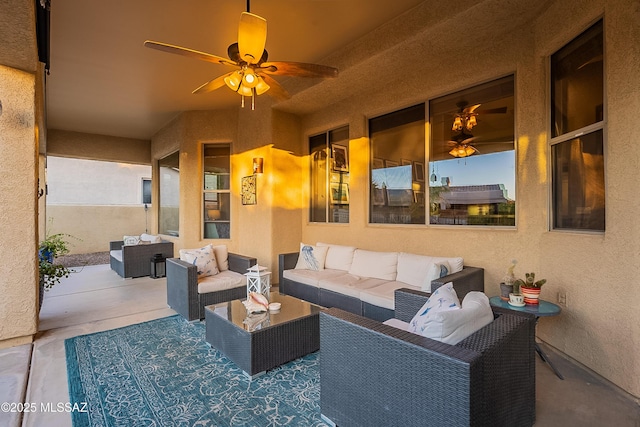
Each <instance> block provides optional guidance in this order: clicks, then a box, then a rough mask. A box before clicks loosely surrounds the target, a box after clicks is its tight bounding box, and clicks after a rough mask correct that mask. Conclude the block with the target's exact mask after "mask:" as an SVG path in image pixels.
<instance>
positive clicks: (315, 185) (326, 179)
mask: <svg viewBox="0 0 640 427" xmlns="http://www.w3.org/2000/svg"><path fill="white" fill-rule="evenodd" d="M309 157H310V158H311V200H310V207H309V220H310V221H311V222H339V223H348V222H349V126H344V127H341V128H339V129H335V130H331V131H329V132H324V133H321V134H319V135H315V136H312V137H310V138H309Z"/></svg>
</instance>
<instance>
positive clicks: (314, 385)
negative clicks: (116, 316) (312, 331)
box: [65, 316, 325, 427]
mask: <svg viewBox="0 0 640 427" xmlns="http://www.w3.org/2000/svg"><path fill="white" fill-rule="evenodd" d="M204 337H205V327H204V323H189V322H187V321H186V320H184V319H183V318H182V317H181V316H171V317H166V318H163V319H158V320H153V321H150V322H145V323H140V324H137V325H131V326H127V327H124V328H120V329H114V330H111V331H105V332H98V333H94V334H90V335H82V336H78V337H74V338H70V339H67V340H66V341H65V350H66V357H67V373H68V378H69V395H70V402H71V404H72V405H73V406H74V407H77V408H81V409H84V408H86V412H82V411H81V410H80V411H74V412H72V420H73V425H74V427H85V426H91V427H97V426H100V427H107V426H118V427H121V426H154V427H164V426H202V427H210V426H325V424H324V423H323V422H322V420H321V419H320V406H319V403H320V374H319V360H318V354H317V353H314V354H310V355H308V356H305V357H304V358H302V359H298V360H295V361H293V362H290V363H288V364H286V365H283V366H280V367H278V368H276V369H273V370H272V371H268V372H267V373H266V374H263V375H261V376H259V377H257V378H254V379H253V380H251V379H249V377H247V376H246V375H245V374H244V373H243V372H242V370H241V369H240V368H238V367H237V366H236V365H235V364H234V363H233V362H232V361H230V360H229V359H227V358H226V357H225V356H223V355H222V354H221V353H220V352H218V351H217V350H215V349H213V348H211V346H209V344H207V342H206V341H205V338H204ZM85 402H86V405H85ZM76 404H77V406H76Z"/></svg>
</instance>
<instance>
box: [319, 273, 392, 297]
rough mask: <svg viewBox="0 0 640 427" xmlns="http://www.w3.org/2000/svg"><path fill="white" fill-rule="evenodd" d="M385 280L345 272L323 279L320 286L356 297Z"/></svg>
mask: <svg viewBox="0 0 640 427" xmlns="http://www.w3.org/2000/svg"><path fill="white" fill-rule="evenodd" d="M385 282H386V281H385V280H382V279H375V278H370V277H359V276H354V275H352V274H343V275H341V276H337V277H332V278H331V279H326V280H321V281H320V283H319V284H318V286H319V287H320V288H321V289H326V290H328V291H333V292H337V293H339V294H342V295H347V296H350V297H354V298H360V292H361V291H363V290H365V289H370V288H373V287H376V286H379V285H381V284H383V283H385Z"/></svg>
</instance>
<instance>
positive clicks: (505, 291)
mask: <svg viewBox="0 0 640 427" xmlns="http://www.w3.org/2000/svg"><path fill="white" fill-rule="evenodd" d="M511 293H513V285H509V284H506V283H504V282H502V283H500V299H501V300H503V301H509V294H511Z"/></svg>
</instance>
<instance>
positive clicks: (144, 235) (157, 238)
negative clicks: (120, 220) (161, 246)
mask: <svg viewBox="0 0 640 427" xmlns="http://www.w3.org/2000/svg"><path fill="white" fill-rule="evenodd" d="M140 240H144V241H145V242H151V243H162V238H161V237H160V236H154V235H153V234H147V233H142V234H141V235H140Z"/></svg>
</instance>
